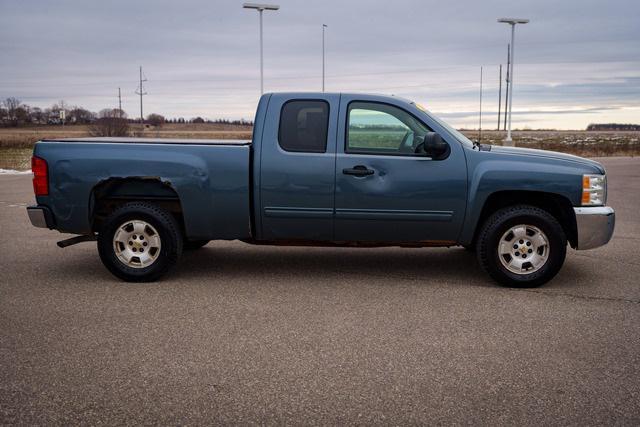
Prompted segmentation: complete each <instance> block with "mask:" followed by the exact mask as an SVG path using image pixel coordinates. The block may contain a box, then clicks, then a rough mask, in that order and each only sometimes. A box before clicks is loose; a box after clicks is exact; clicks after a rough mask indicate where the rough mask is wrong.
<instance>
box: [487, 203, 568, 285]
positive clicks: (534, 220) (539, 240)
mask: <svg viewBox="0 0 640 427" xmlns="http://www.w3.org/2000/svg"><path fill="white" fill-rule="evenodd" d="M566 252H567V238H566V236H565V233H564V230H563V229H562V226H561V225H560V223H559V222H558V221H557V220H556V219H555V218H554V217H553V216H552V215H551V214H549V213H548V212H547V211H544V210H542V209H540V208H537V207H534V206H527V205H519V206H512V207H508V208H504V209H501V210H499V211H497V212H495V213H494V214H493V215H491V216H490V217H489V218H488V219H487V220H486V222H485V223H484V224H483V226H482V229H481V230H480V234H479V236H478V241H477V256H478V261H479V262H480V265H481V266H482V268H483V269H484V270H485V271H486V272H487V273H489V275H490V276H491V277H492V278H493V279H494V280H496V281H497V282H499V283H501V284H503V285H506V286H512V287H519V288H529V287H535V286H540V285H543V284H545V283H546V282H548V281H549V280H551V279H552V278H553V277H554V276H555V275H556V274H557V273H558V271H560V268H561V267H562V264H563V263H564V259H565V256H566Z"/></svg>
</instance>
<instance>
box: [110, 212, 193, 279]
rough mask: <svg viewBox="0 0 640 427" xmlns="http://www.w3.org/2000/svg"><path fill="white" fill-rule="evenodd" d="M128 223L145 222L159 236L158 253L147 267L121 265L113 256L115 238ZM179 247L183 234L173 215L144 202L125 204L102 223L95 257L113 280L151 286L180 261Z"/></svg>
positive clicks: (180, 250)
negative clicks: (144, 283) (149, 283)
mask: <svg viewBox="0 0 640 427" xmlns="http://www.w3.org/2000/svg"><path fill="white" fill-rule="evenodd" d="M128 220H142V221H145V222H147V223H148V224H150V225H151V226H152V227H154V228H155V229H156V230H157V232H158V234H159V237H160V242H161V245H160V253H159V255H158V256H157V258H156V259H155V261H154V262H153V263H152V264H151V265H149V266H147V267H143V268H135V267H130V266H128V265H126V264H124V262H122V261H120V260H119V259H118V257H117V255H116V251H115V249H114V242H113V238H114V235H115V233H116V231H117V230H118V228H119V227H120V226H121V225H122V224H123V223H124V222H126V221H128ZM182 244H183V238H182V232H181V230H180V226H179V225H178V223H177V221H176V219H175V218H174V217H173V215H171V214H170V213H169V212H167V211H166V210H164V209H162V208H160V207H158V206H156V205H153V204H151V203H144V202H131V203H127V204H125V205H123V206H121V207H120V208H118V209H116V210H115V211H114V212H113V213H111V214H110V215H109V216H108V217H107V218H106V219H105V221H104V223H103V226H102V228H101V230H100V232H99V233H98V253H99V254H100V259H101V260H102V263H103V264H104V265H105V267H107V269H108V270H109V271H110V272H111V273H112V274H113V275H114V276H116V277H118V278H120V279H122V280H124V281H127V282H152V281H155V280H157V279H159V278H160V277H161V276H163V275H164V274H166V273H167V271H169V269H170V268H171V267H173V265H174V264H175V263H176V262H177V261H178V259H179V258H180V255H181V254H182Z"/></svg>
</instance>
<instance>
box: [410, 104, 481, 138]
mask: <svg viewBox="0 0 640 427" xmlns="http://www.w3.org/2000/svg"><path fill="white" fill-rule="evenodd" d="M412 104H413V105H415V106H416V107H417V108H418V109H419V110H421V111H424V112H425V113H427V114H428V115H429V117H431V119H433V120H435V121H436V122H438V124H439V125H440V126H442V127H443V128H445V129H446V130H448V131H449V132H450V133H451V134H453V136H455V137H456V138H457V139H458V140H459V141H460V142H462V143H463V144H465V145H468V146H469V147H473V146H474V144H473V142H472V141H471V140H470V139H469V138H467V137H466V136H464V134H463V133H462V132H460V131H458V130H456V129H454V128H453V127H451V126H450V125H449V124H447V123H446V122H445V121H443V120H441V119H440V118H438V117H436V115H435V114H433V113H432V112H430V111H429V110H427V109H426V108H424V107H423V106H422V105H420V104H418V103H417V102H412Z"/></svg>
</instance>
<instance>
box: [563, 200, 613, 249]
mask: <svg viewBox="0 0 640 427" xmlns="http://www.w3.org/2000/svg"><path fill="white" fill-rule="evenodd" d="M573 210H574V211H575V213H576V225H577V227H578V247H577V248H576V249H578V250H582V249H593V248H597V247H600V246H602V245H606V244H607V242H609V240H611V236H612V235H613V229H614V227H615V224H616V213H615V211H614V210H613V209H612V208H610V207H609V206H595V207H586V208H573Z"/></svg>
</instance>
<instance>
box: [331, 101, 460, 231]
mask: <svg viewBox="0 0 640 427" xmlns="http://www.w3.org/2000/svg"><path fill="white" fill-rule="evenodd" d="M340 102H341V104H340V125H339V131H338V141H340V142H339V143H338V149H337V152H338V153H337V159H336V201H335V215H336V219H335V240H338V241H343V240H344V241H369V242H387V243H389V242H421V241H439V242H440V243H441V242H442V241H446V242H454V241H456V239H457V237H458V234H459V232H460V229H461V226H462V222H463V219H464V214H465V207H466V194H467V193H466V190H467V188H466V187H467V184H466V183H467V168H466V161H465V157H464V152H463V148H462V147H461V145H460V143H459V142H458V141H455V140H452V137H451V136H450V135H449V134H446V135H445V134H444V132H441V136H442V138H443V139H444V140H445V142H447V143H448V144H449V146H450V153H449V154H448V157H446V158H445V159H442V160H434V159H431V158H429V157H426V156H425V155H424V154H416V152H415V151H416V148H417V145H418V144H419V143H420V141H421V140H423V139H424V136H425V134H426V133H427V132H432V131H434V128H438V127H439V125H437V124H434V123H433V121H431V126H433V127H430V126H429V125H428V124H427V122H429V120H432V119H430V117H429V116H428V115H427V114H426V113H423V112H421V111H420V110H419V109H417V108H416V107H415V106H414V105H411V104H409V103H408V102H405V101H403V100H398V101H397V102H396V103H392V102H393V101H389V103H381V102H377V101H375V98H367V97H358V98H355V97H353V96H348V95H343V96H342V98H341V101H340ZM447 138H449V141H447Z"/></svg>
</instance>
